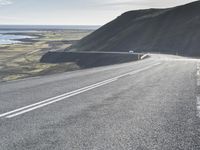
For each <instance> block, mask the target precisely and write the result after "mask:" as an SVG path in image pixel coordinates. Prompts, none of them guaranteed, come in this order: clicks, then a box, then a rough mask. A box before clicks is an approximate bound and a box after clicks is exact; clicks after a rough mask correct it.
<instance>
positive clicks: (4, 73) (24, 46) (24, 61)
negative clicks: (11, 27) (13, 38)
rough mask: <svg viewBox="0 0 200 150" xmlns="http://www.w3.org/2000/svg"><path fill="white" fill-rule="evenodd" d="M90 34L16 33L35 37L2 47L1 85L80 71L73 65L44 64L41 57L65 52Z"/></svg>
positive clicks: (60, 31) (0, 59) (0, 57)
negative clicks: (56, 51) (2, 83)
mask: <svg viewBox="0 0 200 150" xmlns="http://www.w3.org/2000/svg"><path fill="white" fill-rule="evenodd" d="M91 32H92V31H90V30H48V31H37V32H27V33H15V34H22V35H30V36H34V37H35V38H34V39H23V40H22V43H18V44H11V45H0V82H2V81H11V80H16V79H23V78H27V77H34V76H40V75H46V74H53V73H59V72H65V71H71V70H76V69H79V67H78V66H77V65H76V64H74V63H62V64H43V63H40V62H39V60H40V58H41V56H42V55H43V54H44V53H46V52H48V51H50V50H62V49H65V48H67V47H69V46H70V45H71V44H72V43H74V42H76V41H78V40H80V39H81V38H83V37H85V36H86V35H88V34H90V33H91Z"/></svg>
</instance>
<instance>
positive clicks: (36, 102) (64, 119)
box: [0, 54, 200, 150]
mask: <svg viewBox="0 0 200 150" xmlns="http://www.w3.org/2000/svg"><path fill="white" fill-rule="evenodd" d="M199 96H200V61H199V60H195V59H189V58H184V57H178V56H170V55H156V54H154V55H153V54H152V55H151V57H150V58H148V59H145V60H142V61H137V62H131V63H125V64H120V65H113V66H106V67H99V68H93V69H86V70H81V71H74V72H70V73H63V74H57V75H50V76H44V77H37V78H29V79H26V80H19V81H14V82H10V83H1V84H0V135H1V137H0V149H2V150H27V149H28V150H54V149H56V150H128V149H130V150H131V149H133V150H177V149H180V150H199V149H200V97H199Z"/></svg>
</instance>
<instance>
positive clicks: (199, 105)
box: [197, 96, 200, 117]
mask: <svg viewBox="0 0 200 150" xmlns="http://www.w3.org/2000/svg"><path fill="white" fill-rule="evenodd" d="M197 117H200V96H197Z"/></svg>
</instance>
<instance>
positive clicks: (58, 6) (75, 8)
mask: <svg viewBox="0 0 200 150" xmlns="http://www.w3.org/2000/svg"><path fill="white" fill-rule="evenodd" d="M192 1H194V0H0V24H43V25H48V24H52V25H59V24H60V25H102V24H105V23H107V22H109V21H111V20H113V19H114V18H115V17H117V16H119V15H120V14H121V13H123V12H125V11H128V10H135V9H145V8H152V7H154V8H163V7H171V6H176V5H180V4H185V3H189V2H192Z"/></svg>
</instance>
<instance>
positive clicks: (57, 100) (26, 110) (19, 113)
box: [6, 79, 116, 118]
mask: <svg viewBox="0 0 200 150" xmlns="http://www.w3.org/2000/svg"><path fill="white" fill-rule="evenodd" d="M114 81H116V79H115V80H110V81H108V82H105V83H102V84H100V85H97V86H94V87H91V88H88V89H85V90H82V91H80V92H76V93H73V94H70V95H67V96H64V97H61V98H58V99H55V100H53V101H50V102H47V103H44V104H41V105H38V106H35V107H32V108H29V109H25V110H23V111H20V112H18V113H14V114H12V115H9V116H6V118H13V117H15V116H19V115H22V114H24V113H27V112H29V111H33V110H35V109H38V108H41V107H44V106H47V105H50V104H53V103H56V102H59V101H62V100H64V99H66V98H69V97H72V96H75V95H78V94H81V93H83V92H86V91H89V90H92V89H95V88H97V87H100V86H103V85H106V84H109V83H111V82H114Z"/></svg>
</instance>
